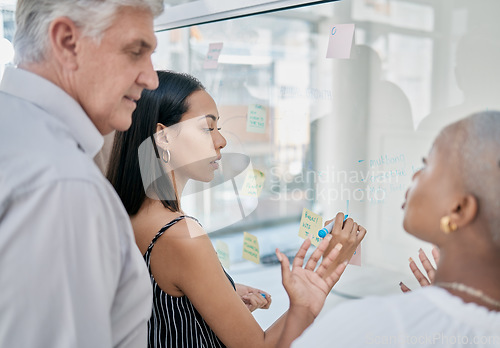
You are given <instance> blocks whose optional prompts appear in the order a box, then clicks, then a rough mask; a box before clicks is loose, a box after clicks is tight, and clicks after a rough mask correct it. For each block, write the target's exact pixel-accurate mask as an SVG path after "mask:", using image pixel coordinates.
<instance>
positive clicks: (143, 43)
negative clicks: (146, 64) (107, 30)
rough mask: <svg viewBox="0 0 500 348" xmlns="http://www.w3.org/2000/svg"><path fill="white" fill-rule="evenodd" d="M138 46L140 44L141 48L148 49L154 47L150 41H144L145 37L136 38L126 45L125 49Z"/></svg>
mask: <svg viewBox="0 0 500 348" xmlns="http://www.w3.org/2000/svg"><path fill="white" fill-rule="evenodd" d="M137 46H140V47H141V48H145V49H148V50H149V49H153V45H151V44H150V43H149V42H146V41H144V40H143V39H137V40H134V41H133V42H131V43H129V44H128V45H126V46H125V49H130V48H135V47H137Z"/></svg>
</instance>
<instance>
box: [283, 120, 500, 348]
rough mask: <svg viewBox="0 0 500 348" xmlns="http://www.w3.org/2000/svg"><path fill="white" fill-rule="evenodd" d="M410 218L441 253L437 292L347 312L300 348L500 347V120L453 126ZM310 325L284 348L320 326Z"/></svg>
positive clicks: (296, 327) (415, 185)
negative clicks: (380, 347)
mask: <svg viewBox="0 0 500 348" xmlns="http://www.w3.org/2000/svg"><path fill="white" fill-rule="evenodd" d="M403 209H404V220H403V226H404V229H405V230H406V231H407V232H408V233H410V234H412V235H413V236H415V237H417V238H420V239H422V240H424V241H427V242H430V243H432V244H434V245H436V246H437V247H438V248H439V249H440V254H441V255H440V260H439V265H438V267H437V271H436V273H435V277H434V283H433V285H432V286H427V287H424V288H421V289H418V290H415V291H412V292H408V293H404V294H400V295H393V296H387V297H372V298H365V299H362V300H357V301H348V302H346V303H343V304H341V305H339V306H337V307H335V308H334V309H332V310H331V311H330V312H329V313H327V314H325V315H324V316H323V317H322V318H321V319H320V320H318V321H317V322H315V323H314V324H313V325H312V326H311V327H310V328H309V329H308V330H307V331H306V332H305V333H304V334H303V335H302V336H301V337H299V338H298V339H297V340H295V342H294V343H293V345H292V347H329V348H330V347H349V348H355V347H371V346H384V347H388V346H389V347H430V346H432V347H448V346H452V347H500V112H482V113H478V114H474V115H472V116H469V117H467V118H465V119H463V120H461V121H459V122H456V123H453V124H451V125H450V126H448V127H446V128H445V129H444V130H443V131H442V132H441V133H440V134H439V136H438V137H437V139H436V140H435V141H434V144H433V147H432V149H431V151H430V153H429V156H428V157H427V158H425V159H424V167H423V169H421V170H420V171H418V172H417V173H415V175H414V177H413V181H412V185H411V187H410V188H409V189H408V191H407V193H406V202H405V203H404V204H403ZM284 285H285V288H287V284H286V282H285V281H284ZM290 297H291V301H292V303H293V301H294V300H293V297H292V296H291V295H290ZM315 300H316V301H322V299H315ZM311 301H314V300H313V299H311ZM302 318H303V319H302V320H295V321H291V320H290V321H289V322H287V324H286V327H285V330H284V331H283V335H282V337H281V341H280V347H289V346H290V344H291V342H292V341H293V340H294V339H295V338H296V337H297V336H298V335H300V332H302V330H304V329H305V328H306V327H307V325H309V324H310V323H311V321H312V320H313V319H314V318H312V317H311V316H306V315H304V316H303V317H302ZM308 318H309V319H308Z"/></svg>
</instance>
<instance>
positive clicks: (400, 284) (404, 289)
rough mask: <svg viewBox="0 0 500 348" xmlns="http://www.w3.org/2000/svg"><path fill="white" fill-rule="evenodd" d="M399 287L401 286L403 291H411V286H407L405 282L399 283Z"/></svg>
mask: <svg viewBox="0 0 500 348" xmlns="http://www.w3.org/2000/svg"><path fill="white" fill-rule="evenodd" d="M399 287H400V288H401V291H402V292H410V291H411V289H410V288H409V287H407V286H406V284H405V283H403V282H400V283H399Z"/></svg>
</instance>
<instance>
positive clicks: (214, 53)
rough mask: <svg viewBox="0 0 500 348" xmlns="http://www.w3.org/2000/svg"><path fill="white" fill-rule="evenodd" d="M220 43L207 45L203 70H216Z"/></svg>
mask: <svg viewBox="0 0 500 348" xmlns="http://www.w3.org/2000/svg"><path fill="white" fill-rule="evenodd" d="M222 45H223V43H222V42H217V43H211V44H210V45H208V52H207V57H206V58H205V62H203V69H217V66H218V65H219V56H220V52H221V51H222Z"/></svg>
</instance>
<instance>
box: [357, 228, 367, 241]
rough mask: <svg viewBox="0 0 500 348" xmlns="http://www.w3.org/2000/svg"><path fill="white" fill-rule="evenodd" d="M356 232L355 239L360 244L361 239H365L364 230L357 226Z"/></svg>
mask: <svg viewBox="0 0 500 348" xmlns="http://www.w3.org/2000/svg"><path fill="white" fill-rule="evenodd" d="M358 231H359V232H357V236H356V238H357V239H358V242H361V241H362V240H363V238H365V235H366V228H364V227H363V226H361V225H359V226H358Z"/></svg>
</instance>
